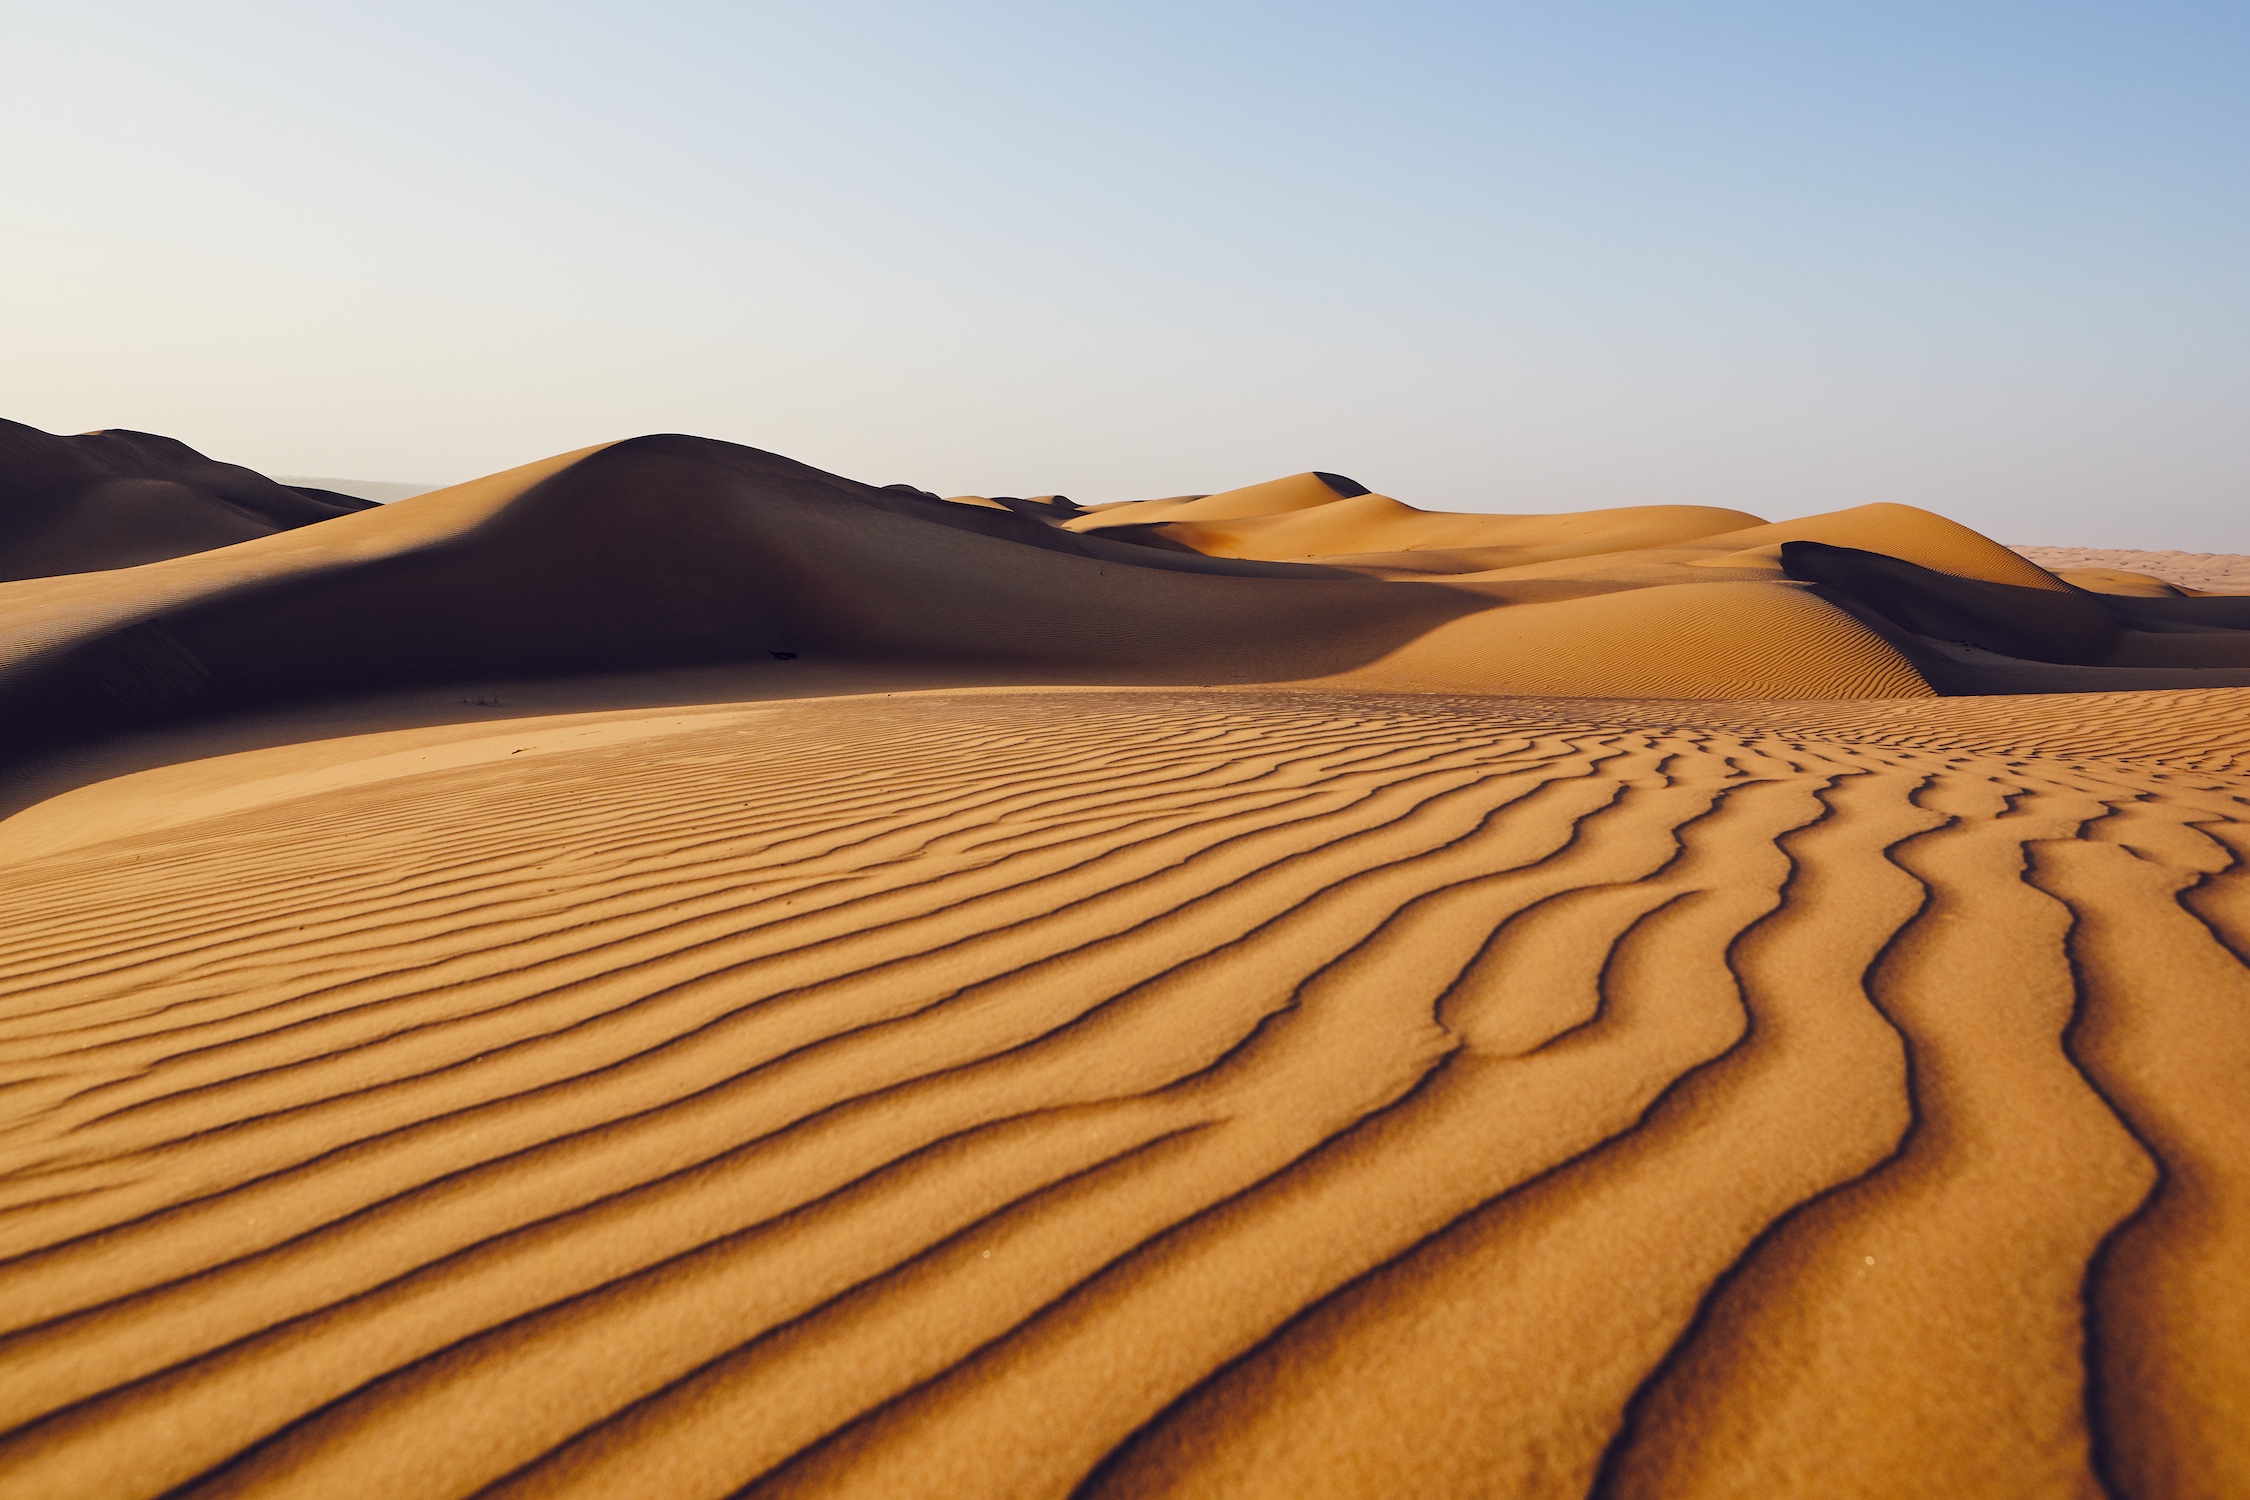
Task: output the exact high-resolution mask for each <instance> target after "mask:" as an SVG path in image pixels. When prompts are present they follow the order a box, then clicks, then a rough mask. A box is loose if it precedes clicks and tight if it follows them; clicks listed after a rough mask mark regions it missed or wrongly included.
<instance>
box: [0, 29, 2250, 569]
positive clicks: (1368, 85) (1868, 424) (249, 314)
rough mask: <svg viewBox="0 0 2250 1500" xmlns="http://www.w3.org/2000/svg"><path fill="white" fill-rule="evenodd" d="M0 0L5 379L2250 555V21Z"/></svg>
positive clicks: (139, 419) (415, 419) (868, 456)
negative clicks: (1876, 516) (1312, 471)
mask: <svg viewBox="0 0 2250 1500" xmlns="http://www.w3.org/2000/svg"><path fill="white" fill-rule="evenodd" d="M4 11H5V23H6V24H5V43H4V47H5V55H6V67H7V78H8V86H7V88H6V89H5V90H4V91H0V129H4V131H5V136H4V139H5V142H6V150H5V151H4V152H0V204H4V206H5V207H4V212H5V219H4V221H0V229H4V233H0V415H6V416H9V417H12V418H15V419H17V420H20V421H27V422H31V423H33V424H35V425H39V426H43V427H47V428H49V429H52V430H65V431H68V430H78V429H83V428H88V427H94V426H129V427H139V428H144V429H150V430H154V431H159V432H165V433H169V434H172V435H175V436H178V437H181V438H184V439H186V440H187V441H189V442H191V443H194V444H196V445H197V446H199V447H202V448H204V449H205V450H207V451H209V452H212V453H215V454H218V455H221V456H224V457H228V458H233V459H237V460H239V461H242V462H246V463H251V464H254V465H257V466H260V467H263V468H265V469H267V470H269V471H274V472H283V473H314V474H334V475H342V476H349V477H358V478H368V479H393V480H423V481H451V480H454V479H459V478H464V477H467V476H469V475H472V474H475V473H479V472H484V471H487V470H491V469H495V468H500V467H504V466H506V465H509V464H513V463H518V462H521V461H524V460H526V459H530V458H533V457H537V456H540V455H543V454H545V453H549V452H553V451H557V450H561V449H566V448H572V447H578V446H582V445H584V444H587V443H591V442H597V441H600V440H603V439H606V438H611V437H621V436H627V435H630V434H632V433H636V432H646V431H672V430H676V431H687V432H696V433H703V434H707V435H709V436H713V437H723V438H729V439H733V440H736V441H740V442H746V443H752V444H755V445H757V446H760V447H766V448H773V449H776V450H779V451H781V452H784V453H788V454H791V455H793V456H796V457H800V458H803V459H806V460H808V461H810V462H813V463H816V464H820V465H822V466H823V467H827V468H831V469H835V470H838V471H841V472H843V473H847V474H851V475H854V476H857V477H860V478H864V479H868V480H872V481H874V482H876V483H886V482H890V481H893V480H907V481H911V482H914V483H917V484H922V485H926V486H929V487H931V488H934V489H940V490H944V491H948V492H954V491H964V490H977V491H984V492H987V493H1025V492H1030V493H1037V492H1043V491H1049V490H1056V489H1060V490H1062V491H1064V492H1066V493H1069V494H1072V495H1075V496H1078V497H1079V498H1081V499H1087V500H1109V499H1122V498H1128V497H1133V496H1140V495H1153V494H1166V493H1175V492H1180V491H1186V490H1207V489H1216V488H1222V487H1226V486H1230V485H1234V484H1239V483H1244V482H1248V481H1251V480H1255V479H1259V478H1263V477H1267V476H1270V475H1273V474H1278V473H1285V472H1290V471H1294V470H1299V469H1305V468H1323V469H1333V470H1339V471H1342V472H1344V473H1348V474H1351V475H1353V476H1355V477H1357V478H1359V479H1360V480H1362V481H1363V482H1365V483H1367V484H1370V485H1373V486H1375V487H1376V488H1378V489H1381V490H1384V491H1386V492H1388V493H1391V494H1395V495H1397V496H1399V497H1400V498H1402V499H1406V500H1408V501H1411V502H1413V503H1417V504H1422V505H1426V506H1432V507H1440V508H1458V509H1477V510H1502V511H1537V510H1562V509H1578V508H1584V507H1589V506H1597V505H1616V504H1635V503H1645V502H1662V501H1690V502H1699V503H1709V504H1726V505H1739V506H1742V507H1745V508H1747V509H1750V510H1754V511H1758V512H1761V513H1764V514H1768V515H1776V516H1779V515H1791V514H1803V513H1806V512H1810V511H1815V510H1825V509H1832V508H1835V507H1838V506H1843V505H1851V504H1858V503H1861V502H1863V501H1868V500H1877V499H1889V500H1901V501H1907V502H1912V503H1917V504H1924V505H1929V506H1932V507H1934V508H1937V509H1940V510H1944V511H1946V512H1948V513H1949V514H1953V515H1956V516H1958V517H1959V518H1961V519H1963V520H1965V521H1968V522H1969V523H1970V524H1972V525H1976V526H1978V527H1980V528H1982V529H1985V530H1988V531H1990V532H1992V533H1994V534H1996V535H1998V536H2000V537H2001V538H2002V539H2003V540H2007V541H2018V542H2023V541H2050V542H2060V543H2070V542H2078V543H2087V544H2107V545H2147V546H2179V547H2188V548H2197V549H2203V548H2208V549H2214V550H2250V6H2246V5H2244V4H2242V3H2240V0H2229V3H2223V4H2193V3H2190V4H2166V3H2161V0H2141V3H2136V4H2122V3H2119V4H2101V5H2091V4H2077V3H2071V0H2047V3H2038V4H2030V3H2026V4H2013V3H2009V4H1990V3H1987V4H1979V3H1975V0H1965V3H1947V4H1935V3H1919V0H1882V3H1822V0H1792V3H1755V4H1745V3H1727V0H1714V3H1708V4H1689V3H1672V4H1655V3H1594V0H1578V3H1566V0H1554V3H1547V4H1539V5H1508V4H1491V5H1446V4H1384V5H1374V4H1368V5H1359V6H1340V5H1321V4H1301V5H1239V4H1236V5H1228V4H1195V5H1185V4H1179V5H1175V4H1169V3H1147V0H1139V3H1134V4H1131V5H1124V4H1116V5H1085V4H1047V5H968V4H918V5H895V4H863V3H852V0H829V3H822V4H794V3H783V4H767V5H760V4H688V3H664V0H658V3H637V4H631V5H626V4H613V5H587V4H570V3H551V4H480V3H475V0H466V3H449V4H443V5H425V4H420V3H385V4H381V5H375V4H367V5H355V6H340V5H324V6H314V5H302V4H298V5H278V4H267V5H254V4H199V3H184V4H183V3H171V4H163V5H156V4H105V3H100V0H80V3H77V4H73V5H68V6H62V5H41V6H36V7H35V6H31V5H26V4H11V5H7V6H5V8H4Z"/></svg>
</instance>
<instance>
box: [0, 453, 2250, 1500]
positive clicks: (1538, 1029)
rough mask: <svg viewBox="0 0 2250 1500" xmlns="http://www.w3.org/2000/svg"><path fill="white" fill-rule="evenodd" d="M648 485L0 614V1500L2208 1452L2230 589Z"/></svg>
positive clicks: (2244, 1247)
mask: <svg viewBox="0 0 2250 1500" xmlns="http://www.w3.org/2000/svg"><path fill="white" fill-rule="evenodd" d="M696 441H698V440H689V439H662V440H641V442H642V446H640V447H639V448H637V449H636V448H635V446H634V445H631V444H623V445H616V446H613V447H612V448H609V449H604V450H592V451H590V454H589V455H571V456H566V457H565V458H564V459H559V460H555V461H553V462H551V463H549V464H547V465H542V466H534V468H533V469H532V470H531V471H519V472H518V473H517V474H515V475H513V476H497V477H496V478H495V479H494V480H490V481H480V482H479V485H475V486H463V487H459V488H457V489H456V490H452V491H440V492H437V493H436V494H433V495H430V496H424V497H418V498H416V499H414V500H409V501H403V502H400V503H399V504H397V505H394V506H392V507H389V508H387V509H386V510H384V511H380V512H366V513H364V514H347V515H343V516H340V517H338V518H336V519H330V520H322V521H319V522H317V523H316V524H307V525H304V526H301V527H298V528H295V529H291V530H286V531H282V532H278V533H275V534H272V535H269V536H265V537H263V538H262V539H251V540H247V541H244V542H240V543H234V544H229V545H224V546H220V547H217V548H213V549H205V550H203V551H200V552H194V553H187V554H182V555H180V556H177V557H174V558H171V559H169V560H159V561H155V562H150V563H146V564H142V565H138V566H132V567H126V568H120V569H112V570H108V571H103V572H90V573H77V574H65V575H53V576H44V577H35V578H29V579H26V580H24V581H21V582H17V583H12V584H6V585H0V661H4V662H6V663H7V664H8V667H7V675H6V676H4V677H0V714H7V715H11V716H12V717H10V718H8V719H6V720H4V721H0V724H4V728H5V738H6V743H7V745H8V754H9V756H10V759H9V761H8V763H7V764H8V769H7V771H6V773H5V777H4V778H0V796H4V797H5V799H6V800H5V801H4V802H0V810H5V811H7V812H9V813H10V814H11V815H10V816H7V817H5V818H0V1193H4V1195H5V1196H4V1198H0V1320H4V1323H5V1331H4V1332H0V1432H4V1433H5V1435H4V1436H0V1494H6V1495H10V1496H13V1495H17V1494H22V1495H26V1496H40V1497H49V1496H53V1497H88V1500H93V1497H112V1496H157V1495H168V1494H180V1495H195V1496H218V1495H260V1496H265V1495H274V1496H279V1495H302V1496H323V1497H325V1496H337V1495H351V1496H371V1497H421V1496H440V1495H443V1496H467V1495H491V1496H531V1495H582V1496H649V1497H671V1496H714V1497H716V1496H728V1495H735V1494H746V1495H756V1496H782V1495H792V1496H794V1495H807V1496H811V1495H849V1496H858V1495H867V1496H900V1497H908V1496H916V1497H918V1496H938V1495H944V1496H1065V1495H1073V1494H1077V1495H1086V1496H1101V1497H1124V1496H1179V1497H1200V1496H1290V1497H1302V1496H1405V1495H1414V1496H1423V1495H1429V1496H1453V1495H1460V1496H1470V1495H1507V1496H1515V1495H1524V1496H1575V1495H1586V1494H1601V1495H1608V1496H1636V1497H1637V1496H1648V1497H1672V1496H1720V1495H1725V1496H1745V1497H1748V1496H1782V1495H1787V1496H1799V1495H1802V1496H1823V1497H1826V1496H1870V1497H1874V1496H1904V1495H1947V1496H1953V1495H1959V1496H1988V1495H1989V1496H2026V1497H2032V1496H2063V1495H2070V1496H2078V1495H2087V1496H2095V1495H2103V1494H2115V1495H2129V1496H2146V1497H2160V1496H2161V1497H2171V1496H2180V1497H2186V1496H2226V1495H2237V1494H2244V1493H2250V1277H2245V1275H2244V1274H2243V1268H2244V1267H2245V1266H2246V1265H2250V1108H2246V1106H2245V1102H2244V1101H2245V1100H2246V1099H2250V969H2246V968H2245V963H2244V955H2245V954H2250V865H2246V864H2245V860H2246V858H2250V797H2246V794H2250V732H2246V730H2250V685H2246V684H2250V670H2245V669H2246V668H2250V653H2243V651H2242V645H2241V643H2242V642H2243V641H2244V640H2250V617H2238V616H2237V615H2236V614H2234V613H2233V611H2235V610H2237V609H2239V608H2241V606H2240V605H2237V604H2236V603H2234V602H2233V601H2230V600H2217V601H2209V600H2205V599H2203V598H2200V597H2195V596H2189V595H2183V594H2178V593H2176V592H2175V593H2149V592H2141V593H2129V592H2117V593H2109V592H2104V591H2101V590H2096V589H2092V588H2088V587H2084V586H2081V585H2076V584H2073V583H2070V582H2068V581H2065V580H2063V579H2060V578H2058V577H2057V576H2056V575H2055V574H2052V573H2049V572H2047V571H2045V570H2044V569H2041V568H2039V567H2037V566H2035V565H2034V564H2033V563H2031V562H2029V561H2027V560H2026V559H2024V558H2023V557H2021V556H2019V555H2018V554H2016V553H2013V552H2010V551H2008V549H2005V548H2000V547H1998V546H1997V545H1996V544H1993V543H1990V542H1987V541H1985V540H1984V539H1982V538H1980V537H1977V536H1976V535H1975V533H1973V532H1968V531H1966V530H1965V529H1963V528H1958V527H1954V526H1953V525H1952V523H1950V522H1945V521H1943V520H1942V519H1941V518H1937V517H1929V516H1926V513H1923V512H1916V511H1910V510H1909V509H1908V508H1906V507H1871V508H1865V510H1863V511H1862V512H1844V513H1840V515H1839V516H1830V517H1815V518H1811V519H1810V520H1809V521H1805V522H1795V523H1768V522H1764V521H1762V520H1760V519H1759V518H1757V517H1750V516H1743V515H1741V514H1740V513H1734V512H1709V513H1702V514H1688V513H1687V512H1691V511H1694V510H1695V509H1696V508H1690V507H1650V508H1645V509H1644V510H1643V511H1640V512H1633V513H1617V512H1613V513H1606V514H1597V515H1596V516H1594V517H1591V518H1588V517H1479V516H1453V517H1448V516H1442V515H1437V514H1435V513H1429V512H1413V511H1410V510H1409V508H1408V507H1405V506H1403V505H1400V504H1399V503H1398V502H1396V501H1390V500H1387V499H1386V498H1385V497H1382V496H1371V495H1367V494H1365V493H1364V492H1362V493H1358V494H1353V493H1348V491H1354V490H1358V489H1359V487H1358V486H1357V485H1355V484H1352V483H1351V482H1350V481H1344V480H1341V478H1340V476H1320V475H1311V474H1308V475H1301V476H1296V477H1295V478H1294V479H1291V480H1285V481H1277V482H1276V484H1275V485H1274V486H1266V487H1255V488H1257V489H1261V490H1263V491H1264V493H1262V494H1261V493H1252V492H1248V491H1238V492H1232V493H1231V496H1230V495H1222V496H1217V497H1183V498H1178V499H1173V500H1168V501H1162V502H1154V503H1152V504H1151V505H1150V506H1149V508H1147V509H1137V508H1135V507H1129V506H1117V507H1103V508H1096V509H1088V508H1083V507H1078V506H1075V505H1072V504H1070V503H1069V502H1068V501H1062V500H1058V499H1056V498H1054V497H1040V498H1037V499H1030V500H1019V499H1015V498H1013V497H1007V498H1003V499H993V498H990V497H956V498H954V499H950V500H947V499H940V498H938V497H935V496H929V495H924V494H922V493H920V492H915V491H907V490H904V489H893V490H888V491H876V490H869V489H867V487H865V486H854V485H851V484H850V482H849V481H842V480H836V479H834V477H833V476H818V477H817V479H808V478H805V477H804V476H805V475H813V474H816V473H817V471H809V470H805V471H801V472H799V470H798V468H797V466H791V465H787V463H786V461H785V460H776V459H773V458H772V456H771V455H763V454H755V453H754V450H746V449H729V450H727V451H725V452H714V451H713V450H720V449H726V445H717V444H713V445H708V446H707V447H706V448H702V449H698V448H693V447H689V446H684V445H690V444H693V443H695V442H696ZM650 445H654V447H653V448H652V447H651V446H650ZM667 445H668V446H667ZM620 450H625V451H623V452H622V453H621V452H620ZM745 454H748V455H752V456H751V457H748V458H744V457H742V456H741V455H745ZM651 471H654V472H653V473H652V472H651ZM480 486H481V487H480ZM886 497H887V498H886ZM1213 501H1216V502H1217V503H1215V504H1214V503H1212V502H1213ZM1370 501H1380V502H1382V503H1381V504H1380V505H1371V504H1369V503H1368V502H1370ZM1198 506H1201V507H1202V509H1201V510H1200V511H1198V510H1197V509H1196V507H1198ZM1337 506H1342V507H1348V508H1349V509H1347V510H1343V511H1336V510H1332V509H1330V508H1331V507H1337ZM1324 512H1325V513H1324ZM1402 512H1404V514H1401V513H1402ZM605 516H606V517H608V518H609V520H610V521H611V522H612V529H611V530H609V531H606V532H605V531H604V530H603V529H602V528H601V526H599V525H598V524H596V523H597V522H599V521H600V520H601V519H602V518H604V517H605ZM1253 522H1272V523H1273V524H1270V525H1254V524H1252V523H1253ZM1316 523H1317V524H1316ZM1323 528H1325V530H1324V529H1323ZM1221 532H1224V533H1225V536H1221V535H1220V533H1221ZM1245 538H1247V540H1245ZM1605 544H1614V545H1605ZM1886 548H1888V549H1889V550H1885V549H1886ZM1292 549H1302V550H1294V551H1293V550H1292ZM1284 554H1286V555H1284ZM1530 554H1540V555H1530ZM730 589H731V591H730ZM1948 632H1950V634H1949V633H1948ZM729 642H731V643H732V645H731V647H729V646H728V644H727V643H729ZM5 653H12V655H11V654H5ZM1970 689H1974V690H1970Z"/></svg>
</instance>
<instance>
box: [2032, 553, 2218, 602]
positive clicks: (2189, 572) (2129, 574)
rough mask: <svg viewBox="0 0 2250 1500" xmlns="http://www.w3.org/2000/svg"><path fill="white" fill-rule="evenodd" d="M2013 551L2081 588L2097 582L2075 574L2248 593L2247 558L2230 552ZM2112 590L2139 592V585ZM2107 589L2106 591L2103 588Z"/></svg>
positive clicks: (2174, 586)
mask: <svg viewBox="0 0 2250 1500" xmlns="http://www.w3.org/2000/svg"><path fill="white" fill-rule="evenodd" d="M2015 550H2016V551H2017V552H2019V553H2021V554H2023V556H2024V557H2025V558H2027V559H2029V560H2030V561H2032V562H2034V563H2037V564H2038V565H2039V566H2040V567H2042V568H2046V569H2049V570H2050V571H2052V572H2054V573H2055V574H2057V575H2058V576H2062V577H2067V578H2069V579H2070V580H2071V581H2072V582H2075V583H2078V584H2079V587H2081V588H2099V587H2100V585H2098V584H2096V583H2091V582H2082V581H2081V580H2080V575H2089V576H2092V577H2096V578H2100V577H2112V578H2117V579H2118V581H2119V582H2121V583H2123V582H2126V581H2127V580H2130V579H2154V580H2156V581H2157V582H2158V583H2160V584H2163V585H2165V586H2166V587H2168V588H2172V589H2185V590H2190V591H2199V592H2206V593H2216V594H2250V557H2243V556H2240V555H2238V554H2235V553H2231V552H2134V551H2129V550H2125V549H2120V548H2087V547H2018V548H2016V549H2015ZM2117 591H2118V592H2126V593H2139V592H2143V591H2144V587H2143V586H2140V585H2131V584H2129V585H2128V586H2127V587H2125V588H2123V589H2120V590H2117ZM2103 592H2110V590H2106V589H2105V590H2103Z"/></svg>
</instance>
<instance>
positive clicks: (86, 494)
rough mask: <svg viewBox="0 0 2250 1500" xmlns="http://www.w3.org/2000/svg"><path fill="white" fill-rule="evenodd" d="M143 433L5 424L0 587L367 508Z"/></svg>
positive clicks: (0, 461)
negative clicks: (61, 431)
mask: <svg viewBox="0 0 2250 1500" xmlns="http://www.w3.org/2000/svg"><path fill="white" fill-rule="evenodd" d="M370 504H371V502H369V501H366V500H360V499H357V498H354V497H353V496H350V495H339V494H336V493H335V492H333V491H331V490H320V489H301V488H292V487H290V486H287V485H282V484H277V483H275V482H274V481H273V480H271V479H268V478H266V477H265V476H264V475H262V474H258V473H255V472H253V471H251V470H249V469H245V468H242V467H241V466H240V465H237V464H225V463H219V462H217V461H215V460H213V459H209V458H205V457H204V456H203V455H202V454H200V453H198V452H196V451H195V450H194V449H193V448H190V447H188V446H187V445H186V444H185V443H181V442H177V441H175V440H174V439H171V438H165V437H157V436H154V435H153V434H150V433H146V432H123V431H112V432H89V433H82V434H79V435H78V436H75V437H57V436H55V435H53V434H51V433H45V432H41V431H39V430H38V429H37V428H34V427H26V426H24V425H22V424H21V423H19V422H4V421H0V580H7V579H14V578H39V577H45V576H48V575H51V574H58V573H90V572H95V571H98V570H102V569H107V568H125V567H132V566H134V565H135V564H138V563H145V562H154V561H156V560H158V559H160V558H166V557H178V556H180V555H182V554H184V553H190V552H202V551H206V550H208V549H210V548H213V547H225V546H230V545H232V544H233V543H236V542H243V541H249V540H251V539H252V538H254V537H261V536H270V535H271V534H273V533H274V532H276V531H287V530H290V529H292V528H294V527H298V526H309V525H311V524H313V523H314V522H316V521H324V520H328V519H330V518H332V517H335V516H341V515H348V514H350V513H352V512H353V511H359V510H365V509H367V508H368V507H369V505H370Z"/></svg>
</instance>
